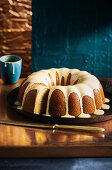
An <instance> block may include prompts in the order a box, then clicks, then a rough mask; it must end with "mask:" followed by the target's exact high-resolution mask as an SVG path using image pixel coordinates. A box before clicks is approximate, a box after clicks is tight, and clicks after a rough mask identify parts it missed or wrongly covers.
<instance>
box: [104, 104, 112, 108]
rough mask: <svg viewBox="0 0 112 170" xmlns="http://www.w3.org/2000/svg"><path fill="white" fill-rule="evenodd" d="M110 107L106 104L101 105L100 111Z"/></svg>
mask: <svg viewBox="0 0 112 170" xmlns="http://www.w3.org/2000/svg"><path fill="white" fill-rule="evenodd" d="M109 108H110V106H109V105H108V104H102V109H109Z"/></svg>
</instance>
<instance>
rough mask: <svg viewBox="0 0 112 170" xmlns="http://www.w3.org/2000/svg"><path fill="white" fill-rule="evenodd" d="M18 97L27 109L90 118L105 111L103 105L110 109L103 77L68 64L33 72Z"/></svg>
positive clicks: (38, 112)
mask: <svg viewBox="0 0 112 170" xmlns="http://www.w3.org/2000/svg"><path fill="white" fill-rule="evenodd" d="M18 100H19V101H20V102H21V108H22V109H23V110H25V111H27V112H32V113H35V114H46V115H51V116H60V117H79V118H89V117H90V114H92V113H93V114H95V115H102V114H104V111H103V110H101V108H103V109H109V106H108V105H106V104H104V103H105V102H109V100H108V99H106V98H105V96H104V92H103V88H102V85H101V83H100V81H99V80H98V79H97V78H96V77H95V76H94V75H91V74H89V73H88V72H86V71H80V70H78V69H68V68H60V69H55V68H52V69H49V70H40V71H38V72H35V73H32V74H31V75H29V76H28V77H27V78H26V79H25V80H24V81H23V83H22V84H21V86H20V89H19V93H18Z"/></svg>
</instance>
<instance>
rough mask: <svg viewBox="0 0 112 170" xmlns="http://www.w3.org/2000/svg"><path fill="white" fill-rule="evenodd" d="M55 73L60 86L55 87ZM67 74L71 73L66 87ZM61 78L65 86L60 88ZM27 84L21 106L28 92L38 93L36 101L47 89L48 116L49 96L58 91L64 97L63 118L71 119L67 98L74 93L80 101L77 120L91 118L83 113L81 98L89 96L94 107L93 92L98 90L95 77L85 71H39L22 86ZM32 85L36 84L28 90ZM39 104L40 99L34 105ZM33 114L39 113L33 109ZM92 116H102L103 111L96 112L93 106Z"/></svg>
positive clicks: (65, 69) (97, 82)
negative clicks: (34, 91)
mask: <svg viewBox="0 0 112 170" xmlns="http://www.w3.org/2000/svg"><path fill="white" fill-rule="evenodd" d="M56 72H57V73H58V77H59V84H60V85H56ZM69 73H71V78H70V85H68V86H66V81H67V77H68V75H69ZM49 74H50V75H51V77H52V81H53V83H54V86H52V81H51V78H50V76H49ZM62 76H63V77H64V85H65V86H61V79H62ZM75 81H77V84H75V85H73V84H74V82H75ZM27 82H30V83H29V85H28V87H27V88H26V90H25V93H24V96H23V102H22V106H23V105H24V100H25V97H26V93H27V92H28V91H31V90H34V89H36V90H37V92H38V97H37V99H36V100H38V98H39V99H40V98H41V95H42V93H41V92H42V91H46V90H48V89H49V90H50V91H49V95H48V100H47V108H46V115H49V102H50V98H51V95H52V93H53V91H54V90H56V89H59V90H61V91H62V92H63V93H64V96H65V103H66V106H65V107H66V115H65V116H63V117H71V116H70V115H69V113H68V97H69V95H70V93H72V92H75V93H77V95H78V97H79V99H80V105H81V114H80V115H79V116H78V117H79V118H89V117H90V116H91V115H90V114H84V113H83V105H82V98H83V96H85V95H87V96H90V97H91V98H92V99H93V101H94V105H95V100H94V94H93V90H94V89H98V90H99V89H100V85H99V81H98V79H97V78H96V77H95V76H93V75H91V74H89V73H88V72H86V71H80V70H78V69H68V68H61V69H55V68H52V69H49V70H41V71H38V72H35V73H32V74H31V75H30V76H28V78H27V79H26V81H25V82H24V83H23V85H24V84H25V83H27ZM34 83H37V85H36V86H34V87H32V88H30V89H29V90H28V88H29V86H31V85H33V84H34ZM38 83H41V84H43V85H39V84H38ZM41 102H42V98H41V99H40V101H39V102H38V101H36V103H38V106H40V105H41ZM106 102H109V100H107V99H106ZM102 103H103V101H102ZM106 108H107V107H106ZM34 113H36V114H38V113H39V112H38V113H37V112H35V109H34ZM94 114H95V115H102V114H104V111H103V110H96V105H95V112H94ZM73 117H75V116H73Z"/></svg>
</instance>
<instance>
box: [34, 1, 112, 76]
mask: <svg viewBox="0 0 112 170" xmlns="http://www.w3.org/2000/svg"><path fill="white" fill-rule="evenodd" d="M32 11H33V17H32V26H33V31H32V71H37V70H40V69H44V68H51V67H69V68H78V69H81V70H87V71H88V72H90V73H92V74H94V75H96V76H97V77H112V3H111V1H109V0H105V1H100V0H32Z"/></svg>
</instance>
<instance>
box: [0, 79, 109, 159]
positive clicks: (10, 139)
mask: <svg viewBox="0 0 112 170" xmlns="http://www.w3.org/2000/svg"><path fill="white" fill-rule="evenodd" d="M102 80H103V82H102V84H103V86H104V88H105V90H106V91H107V92H109V93H110V94H111V93H112V79H102ZM22 81H23V79H20V80H19V82H18V83H17V84H15V85H4V84H3V81H2V80H1V79H0V120H9V121H10V120H13V121H23V122H32V121H33V122H37V121H36V120H35V119H34V120H32V119H30V118H26V117H24V116H23V115H21V114H18V113H17V112H16V111H14V110H12V109H10V108H9V107H8V105H7V101H6V99H7V95H8V94H9V92H10V91H11V90H12V89H14V88H16V87H18V86H19V85H20V84H21V82H22ZM88 125H90V126H98V127H103V128H105V132H104V134H101V133H87V132H78V131H67V130H66V131H64V130H63V131H62V130H55V131H54V130H45V129H37V128H27V127H17V126H8V125H0V157H105V156H107V157H109V156H112V120H108V121H105V122H101V123H94V124H88Z"/></svg>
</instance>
